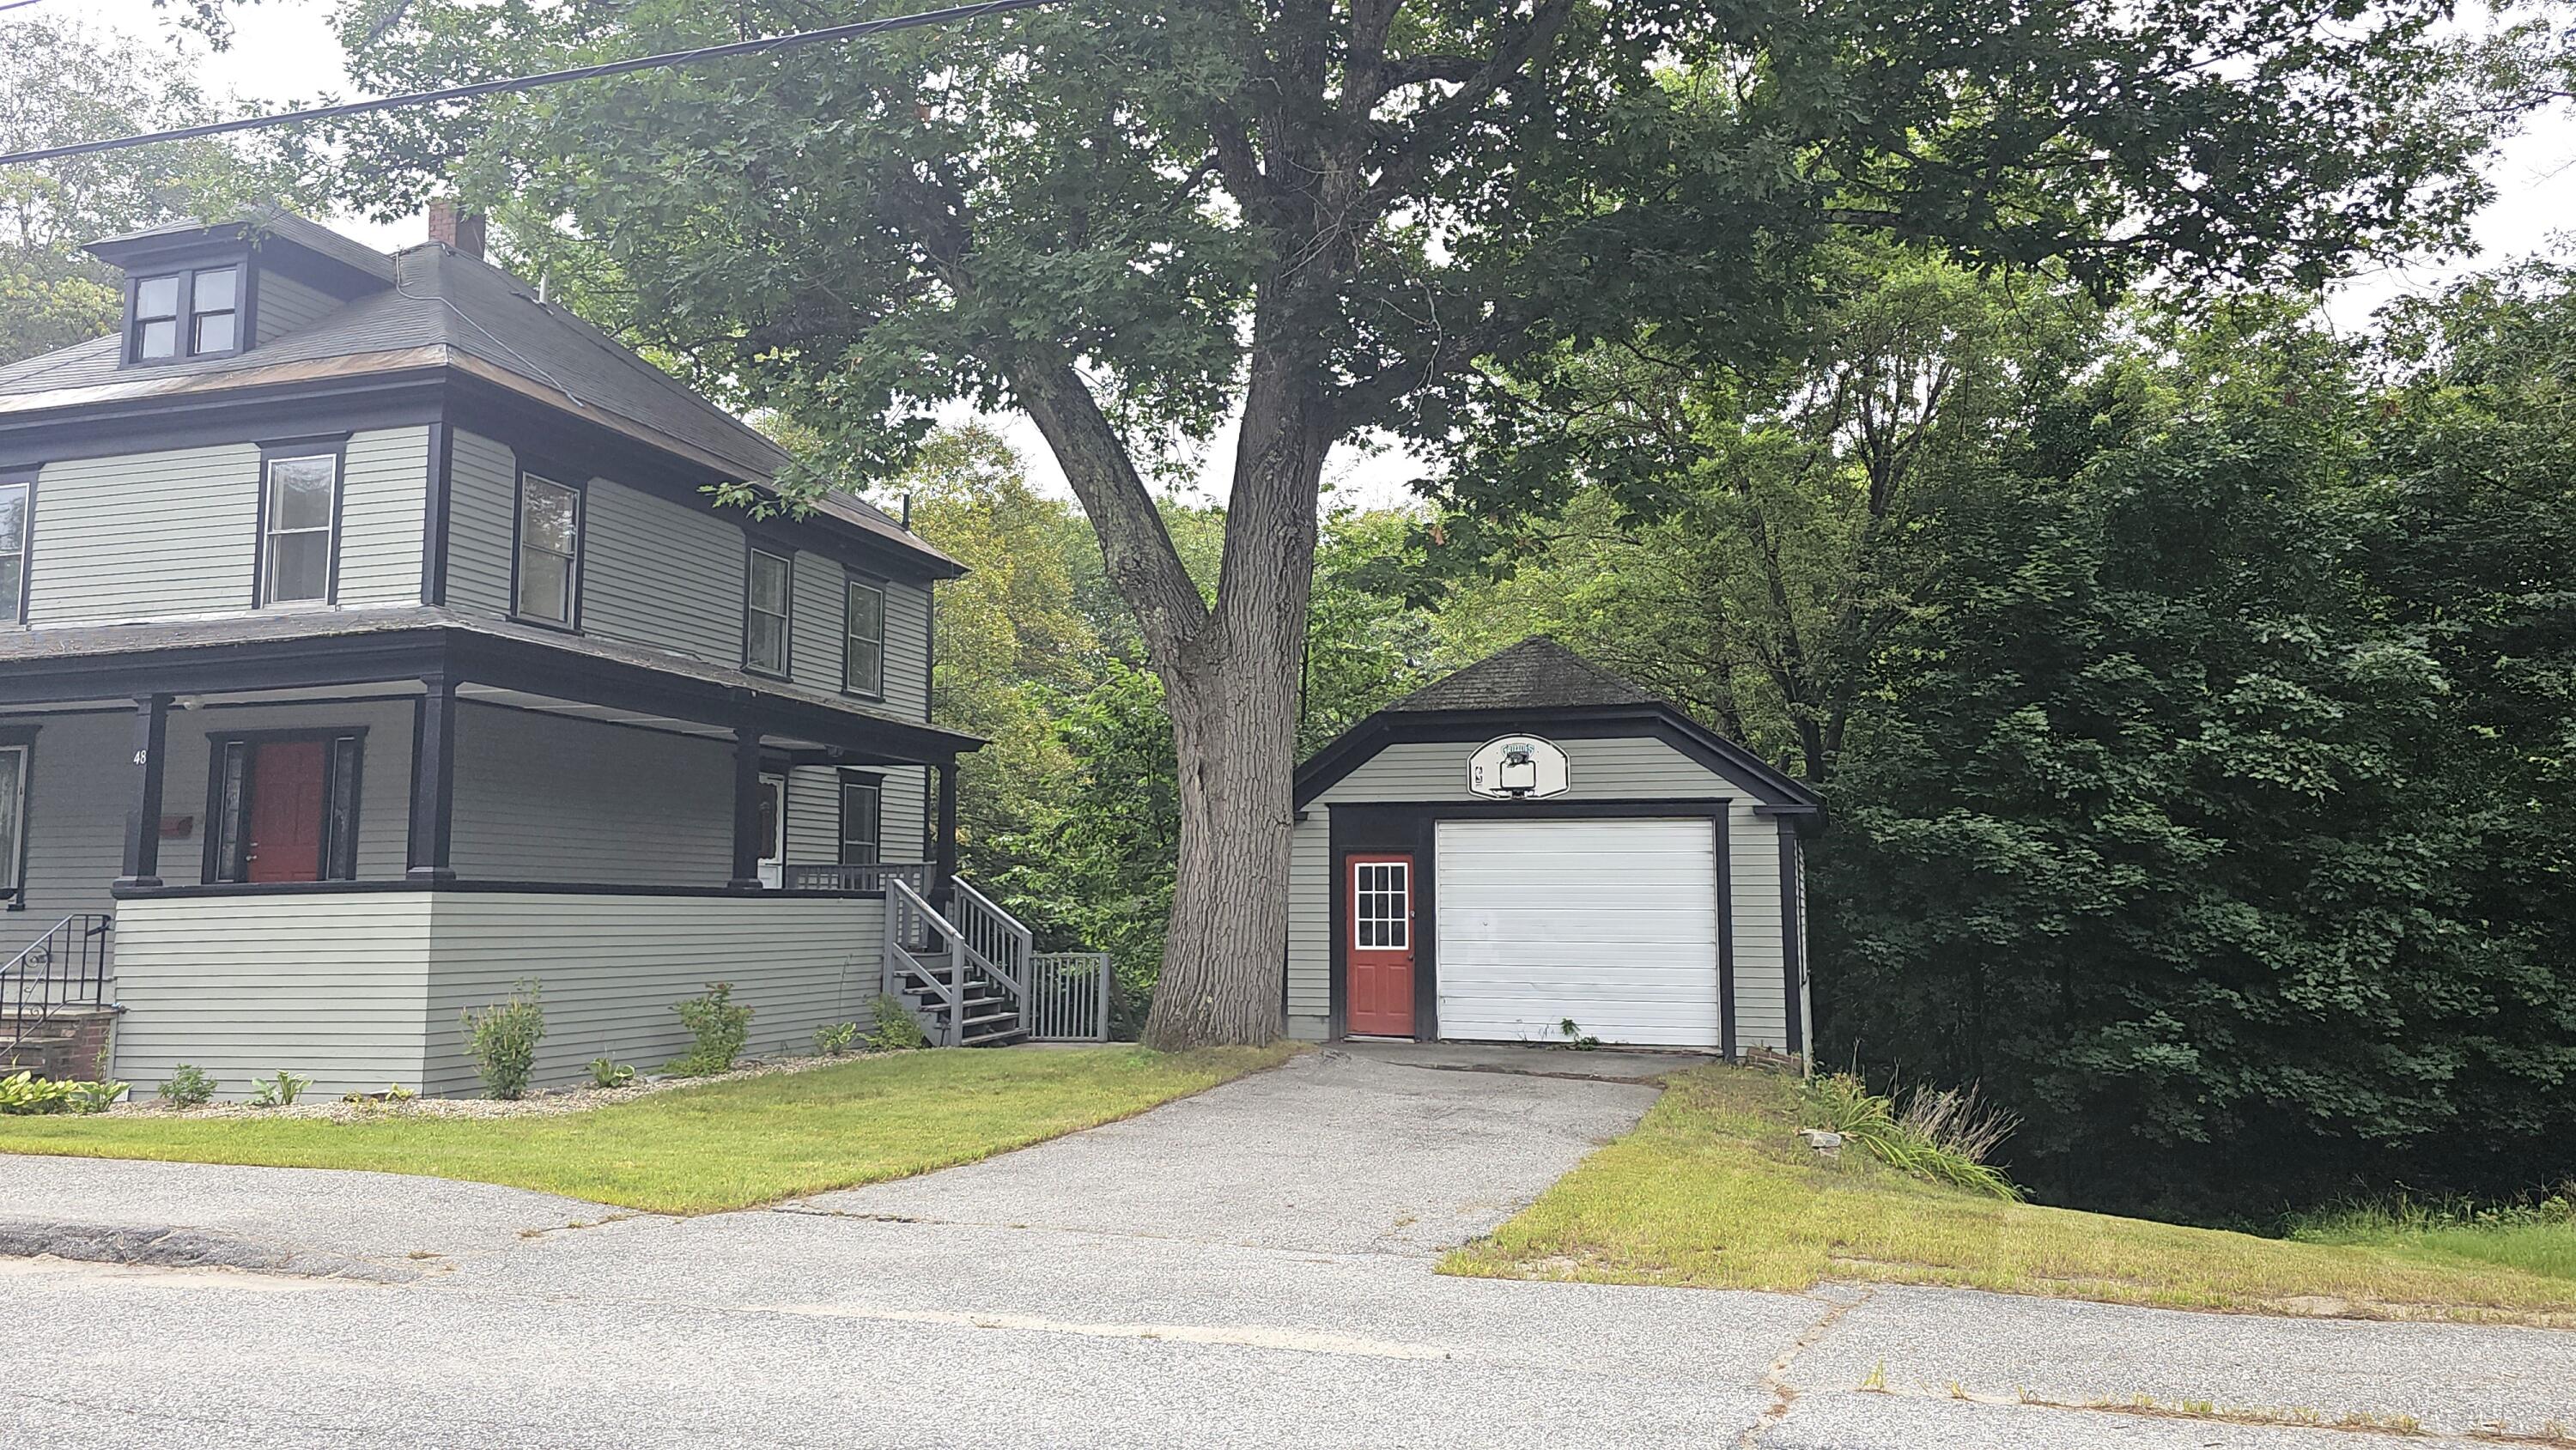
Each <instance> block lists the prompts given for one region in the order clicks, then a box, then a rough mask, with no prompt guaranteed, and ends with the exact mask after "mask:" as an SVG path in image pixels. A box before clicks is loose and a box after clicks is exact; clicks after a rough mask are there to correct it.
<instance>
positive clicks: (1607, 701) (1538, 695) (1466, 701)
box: [1386, 634, 1664, 712]
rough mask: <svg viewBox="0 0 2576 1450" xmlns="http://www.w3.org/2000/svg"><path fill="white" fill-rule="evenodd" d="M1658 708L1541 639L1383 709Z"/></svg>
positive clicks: (1626, 684)
mask: <svg viewBox="0 0 2576 1450" xmlns="http://www.w3.org/2000/svg"><path fill="white" fill-rule="evenodd" d="M1662 703H1664V702H1663V701H1662V700H1661V699H1659V698H1657V697H1656V696H1655V695H1654V694H1652V693H1651V692H1649V691H1647V690H1645V689H1643V688H1640V687H1639V686H1638V685H1636V684H1635V683H1633V682H1631V681H1629V680H1626V679H1622V678H1621V677H1619V676H1617V675H1614V674H1612V673H1610V672H1609V671H1608V670H1605V669H1603V668H1601V667H1600V666H1599V665H1596V664H1594V663H1592V662H1591V661H1590V660H1587V659H1585V658H1584V657H1583V656H1581V655H1579V654H1576V653H1575V652H1574V651H1572V650H1570V649H1567V648H1566V647H1565V646H1564V645H1561V644H1559V643H1557V642H1556V641H1555V640H1552V639H1550V638H1548V637H1547V636H1546V635H1543V634H1542V635H1534V636H1532V637H1530V638H1528V639H1525V640H1522V641H1521V642H1520V643H1519V644H1516V645H1513V646H1512V647H1511V648H1510V649H1507V650H1504V651H1503V652H1502V653H1500V654H1497V655H1492V656H1489V657H1487V658H1485V659H1482V660H1479V661H1477V662H1476V663H1474V664H1472V665H1469V666H1467V667H1466V668H1465V669H1463V670H1460V671H1458V672H1457V673H1455V674H1452V675H1449V676H1446V677H1445V678H1442V679H1440V680H1436V681H1434V682H1433V683H1431V684H1428V685H1425V686H1423V687H1422V688H1421V689H1419V690H1416V691H1414V692H1413V693H1412V694H1410V695H1407V696H1405V697H1404V698H1402V699H1400V700H1398V701H1396V702H1395V703H1394V704H1391V705H1389V706H1387V707H1386V708H1387V709H1389V710H1399V711H1408V712H1409V711H1424V710H1532V709H1537V710H1558V709H1573V708H1580V707H1582V706H1586V705H1660V704H1662Z"/></svg>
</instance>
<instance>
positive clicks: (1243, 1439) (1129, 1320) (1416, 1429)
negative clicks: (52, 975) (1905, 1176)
mask: <svg viewBox="0 0 2576 1450" xmlns="http://www.w3.org/2000/svg"><path fill="white" fill-rule="evenodd" d="M1430 1060H1433V1059H1432V1057H1431V1055H1429V1054H1405V1053H1401V1052H1395V1051H1392V1050H1387V1051H1380V1052H1375V1053H1372V1052H1368V1051H1360V1052H1353V1053H1335V1054H1328V1055H1324V1056H1320V1057H1311V1058H1307V1059H1303V1060H1300V1061H1298V1062H1296V1063H1294V1064H1292V1065H1290V1066H1289V1067H1287V1068H1284V1069H1281V1070H1280V1071H1278V1072H1276V1073H1271V1074H1266V1075H1263V1076H1261V1077H1257V1078H1253V1079H1249V1080H1246V1081H1244V1082H1240V1083H1236V1084H1233V1085H1230V1086H1228V1087H1225V1088H1221V1089H1219V1090H1217V1091H1216V1092H1213V1093H1209V1094H1206V1095H1204V1096H1202V1097H1200V1098H1196V1099H1192V1100H1190V1101H1188V1102H1184V1103H1179V1104H1174V1105H1172V1106H1170V1107H1167V1108H1164V1109H1161V1110H1158V1111H1156V1112H1154V1113H1151V1114H1148V1115H1146V1116H1144V1117H1141V1118H1138V1119H1135V1120H1132V1121H1130V1122H1128V1123H1123V1124H1118V1125H1114V1126H1112V1127H1109V1128H1105V1129H1101V1130H1098V1131H1095V1132H1093V1133H1089V1134H1083V1135H1080V1136H1077V1137H1074V1138H1069V1139H1063V1140H1059V1141H1058V1142H1056V1143H1052V1144H1047V1145H1043V1146H1041V1147H1038V1148H1034V1149H1030V1150H1027V1151H1025V1152H1021V1153H1016V1154H1012V1155H1009V1156H1007V1157H1005V1158H1001V1159H996V1160H993V1161H992V1162H989V1163H986V1164H982V1165H978V1166H976V1167H972V1168H966V1169H958V1170H952V1171H950V1172H947V1173H942V1174H936V1175H932V1176H930V1177H926V1178H921V1179H915V1180H912V1181H909V1182H906V1183H900V1184H888V1185H882V1186H879V1187H876V1188H870V1189H862V1190H856V1191H852V1192H847V1193H835V1194H826V1195H822V1196H820V1197H818V1198H815V1199H812V1200H809V1201H806V1202H802V1203H797V1204H790V1205H784V1206H782V1207H780V1208H777V1209H772V1210H765V1211H756V1212H749V1213H738V1214H722V1215H715V1216H711V1217H707V1218H699V1219H689V1220H677V1219H664V1218H654V1217H639V1216H629V1217H622V1218H612V1217H611V1215H610V1214H609V1212H608V1211H606V1210H603V1209H600V1208H599V1207H598V1206H596V1205H586V1204H578V1203H572V1202H568V1201H566V1200H561V1199H551V1198H546V1197H543V1196H541V1195H535V1194H519V1193H512V1192H508V1191H504V1190H495V1189H490V1188H485V1187H479V1186H476V1185H469V1184H451V1183H444V1182H439V1181H437V1180H428V1179H410V1178H400V1177H388V1176H383V1175H365V1174H315V1173H297V1172H291V1171H285V1170H257V1169H229V1168H211V1167H200V1166H192V1165H164V1164H99V1163H88V1162H79V1161H66V1160H46V1159H0V1220H11V1219H44V1220H50V1221H54V1222H58V1223H60V1222H73V1223H89V1224H101V1225H123V1226H127V1227H137V1228H143V1229H147V1230H149V1229H155V1228H161V1227H170V1226H176V1227H179V1228H182V1229H185V1230H187V1231H188V1235H193V1237H191V1236H184V1235H183V1236H179V1237H177V1238H176V1239H175V1241H174V1246H173V1247H171V1248H169V1249H167V1250H166V1251H165V1257H182V1258H184V1257H185V1256H186V1255H188V1254H191V1253H196V1252H199V1251H201V1250H204V1249H206V1248H207V1246H209V1245H212V1246H215V1247H217V1248H220V1247H221V1246H223V1245H226V1244H235V1245H241V1244H246V1245H252V1246H255V1247H256V1248H258V1249H259V1250H261V1251H263V1252H276V1251H279V1250H281V1248H282V1249H285V1250H291V1251H293V1252H294V1253H298V1254H302V1255H304V1256H306V1260H307V1262H305V1263H303V1264H300V1265H289V1266H288V1267H291V1268H293V1269H294V1270H295V1271H294V1272H285V1273H279V1272H242V1271H238V1270H209V1269H177V1270H174V1269H168V1268H137V1267H111V1266H106V1265H102V1264H96V1263H75V1262H67V1261H64V1260H60V1259H50V1258H39V1259H32V1260H30V1259H16V1260H11V1259H0V1316H6V1319H7V1322H9V1323H11V1324H13V1325H15V1326H27V1327H38V1326H40V1327H41V1328H42V1331H43V1332H23V1331H22V1332H21V1333H19V1334H17V1335H15V1336H13V1340H12V1357H11V1358H12V1363H11V1370H10V1373H9V1374H8V1375H7V1376H5V1377H4V1378H0V1445H8V1446H13V1447H15V1446H28V1447H39V1446H144V1445H150V1446H163V1445H186V1446H236V1445H238V1446H259V1447H263V1450H273V1447H300V1446H344V1445H358V1444H363V1445H369V1446H464V1445H471V1446H520V1445H528V1446H538V1445H543V1446H580V1447H590V1446H661V1445H690V1446H764V1447H766V1446H787V1445H868V1446H878V1445H883V1446H928V1445H975V1446H985V1445H1032V1446H1036V1445H1048V1446H1054V1445H1143V1444H1154V1445H1188V1446H1196V1445H1236V1444H1240V1445H1270V1444H1318V1445H1324V1444H1331V1445H1353V1444H1357V1445H1390V1446H1392V1445H1403V1446H1445V1445H1457V1446H1488V1445H1522V1444H1527V1445H1542V1444H1543V1445H1550V1446H1566V1445H1619V1446H1632V1445H1633V1446H1659V1445H1691V1446H1728V1445H1755V1446H1769V1447H1792V1446H1796V1447H1833V1450H1873V1447H1879V1446H1886V1447H1900V1446H1901V1447H1906V1450H1919V1447H1925V1446H1985V1445H1993V1446H2032V1447H2050V1450H2058V1447H2082V1446H2094V1445H2100V1446H2106V1447H2139V1450H2166V1447H2185V1446H2189V1447H2201V1446H2213V1445H2220V1446H2237V1445H2242V1446H2248V1447H2266V1450H2309V1447H2326V1446H2334V1447H2339V1450H2358V1447H2367V1446H2370V1445H2375V1444H2381V1443H2387V1442H2386V1441H2384V1440H2382V1439H2378V1438H2376V1437H2374V1438H2371V1439H2358V1438H2356V1437H2355V1436H2354V1435H2352V1434H2348V1433H2344V1432H2340V1431H2334V1430H2326V1429H2317V1428H2307V1427H2295V1426H2293V1427H2259V1426H2252V1425H2239V1424H2226V1423H2212V1422H2207V1421H2193V1420H2181V1419H2170V1418H2159V1417H2154V1416H2147V1415H2138V1414H2126V1413H2110V1412H2106V1411H2103V1410H2099V1409H2084V1408H2071V1407H2074V1406H2082V1405H2086V1404H2090V1403H2094V1402H2098V1401H2121V1402H2126V1401H2129V1400H2131V1399H2132V1398H2133V1397H2135V1396H2138V1395H2149V1396H2153V1397H2155V1398H2156V1399H2158V1400H2160V1401H2163V1402H2166V1403H2169V1404H2179V1403H2186V1402H2192V1401H2207V1402H2210V1403H2213V1404H2217V1405H2226V1406H2234V1407H2242V1408H2247V1409H2256V1410H2264V1411H2269V1412H2274V1413H2276V1414H2278V1415H2281V1416H2292V1415H2304V1416H2309V1417H2313V1418H2317V1419H2321V1420H2328V1421H2331V1420H2335V1419H2339V1418H2341V1417H2343V1416H2345V1415H2353V1414H2369V1415H2379V1416H2388V1415H2395V1414H2411V1415H2413V1416H2415V1417H2417V1418H2419V1419H2420V1420H2422V1421H2423V1422H2425V1424H2427V1425H2428V1426H2429V1427H2431V1428H2432V1429H2433V1430H2435V1431H2436V1432H2438V1433H2440V1434H2443V1435H2462V1434H2466V1433H2469V1432H2472V1431H2474V1430H2476V1429H2477V1428H2478V1427H2479V1426H2480V1425H2481V1424H2485V1423H2489V1422H2501V1423H2503V1424H2506V1425H2508V1426H2510V1427H2512V1428H2514V1429H2517V1430H2521V1431H2526V1432H2528V1431H2536V1430H2538V1429H2539V1428H2540V1427H2541V1426H2542V1424H2543V1422H2544V1421H2546V1420H2548V1419H2549V1418H2550V1417H2552V1416H2553V1415H2555V1416H2558V1417H2560V1418H2562V1419H2576V1389H2571V1386H2576V1336H2568V1335H2558V1334H2552V1333H2547V1332H2543V1331H2534V1330H2516V1329H2471V1328H2457V1327H2434V1326H2411V1325H2376V1324H2360V1323H2347V1322H2340V1321H2280V1320H2266V1319H2254V1318H2238V1317H2219V1316H2205V1315H2189V1314H2174V1313H2165V1312H2160V1311H2150V1310H2133V1309H2120V1308H2111V1307H2106V1306H2098V1305H2083V1304H2063V1303H2051V1302H2044V1301H2037V1300H2020V1299H2008V1298H1997V1297H1993V1296H1985V1295H1974V1294H1965V1293H1948V1292H1940V1291H1914V1290H1897V1291H1887V1290H1881V1291H1878V1292H1875V1293H1869V1294H1863V1293H1860V1292H1859V1291H1856V1290H1846V1289H1836V1288H1832V1287H1828V1288H1825V1289H1820V1290H1819V1291H1817V1292H1816V1293H1814V1294H1811V1295H1787V1294H1747V1293H1714V1292H1705V1291H1694V1290H1664V1289H1625V1288H1604V1287H1597V1286H1586V1285H1568V1284H1521V1283H1499V1282H1490V1281H1481V1280H1466V1279H1447V1278H1441V1277H1438V1276H1436V1275H1434V1274H1433V1273H1432V1272H1431V1271H1430V1270H1431V1265H1432V1263H1433V1262H1434V1259H1435V1257H1436V1254H1437V1252H1438V1250H1439V1249H1440V1248H1441V1247H1443V1246H1445V1245H1446V1244H1448V1243H1450V1242H1454V1241H1456V1240H1457V1239H1458V1238H1461V1237H1464V1236H1467V1235H1470V1234H1473V1233H1476V1232H1480V1231H1482V1230H1483V1229H1484V1228H1486V1227H1488V1226H1490V1225H1491V1224H1492V1223H1494V1222H1497V1221H1499V1220H1500V1219H1501V1218H1503V1217H1505V1216H1507V1215H1508V1214H1509V1213H1510V1212H1511V1211H1513V1209H1514V1208H1515V1207H1516V1206H1517V1205H1518V1204H1519V1203H1521V1202H1524V1201H1526V1200H1527V1199H1528V1198H1529V1197H1530V1196H1532V1195H1534V1194H1535V1193H1537V1192H1538V1191H1540V1190H1541V1189H1542V1188H1543V1187H1544V1186H1545V1185H1546V1184H1547V1183H1548V1182H1549V1181H1551V1180H1552V1179H1553V1178H1554V1177H1555V1176H1556V1175H1557V1174H1558V1173H1560V1172H1562V1171H1563V1170H1564V1169H1565V1168H1567V1167H1568V1166H1570V1165H1571V1164H1572V1163H1573V1162H1574V1161H1576V1159H1578V1158H1579V1157H1580V1156H1581V1154H1582V1153H1583V1152H1584V1151H1585V1150H1586V1149H1587V1148H1588V1147H1589V1146H1590V1145H1591V1144H1593V1143H1594V1142H1596V1141H1599V1140H1601V1139H1603V1138H1606V1137H1609V1136H1612V1135H1614V1134H1616V1133H1617V1132H1619V1131H1621V1130H1622V1129H1624V1128H1625V1127H1626V1126H1627V1125H1628V1124H1629V1123H1631V1122H1632V1121H1634V1119H1635V1117H1636V1115H1637V1114H1638V1113H1639V1112H1641V1111H1642V1110H1643V1109H1644V1107H1645V1106H1646V1104H1647V1103H1648V1102H1649V1101H1650V1100H1651V1098H1652V1090H1651V1089H1648V1088H1644V1087H1640V1086H1638V1085H1635V1084H1633V1083H1626V1082H1619V1081H1580V1080H1569V1079H1563V1078H1555V1077H1534V1076H1523V1075H1518V1074H1501V1073H1494V1072H1489V1071H1487V1072H1465V1071H1447V1070H1438V1069H1434V1068H1431V1067H1427V1066H1422V1065H1418V1064H1420V1063H1423V1062H1427V1061H1430ZM1526 1060H1528V1061H1536V1062H1538V1063H1540V1064H1541V1065H1542V1066H1545V1067H1547V1068H1550V1069H1556V1068H1561V1067H1563V1066H1565V1065H1566V1064H1567V1063H1568V1061H1569V1057H1568V1055H1562V1054H1559V1055H1552V1056H1548V1057H1543V1058H1532V1059H1526ZM1604 1061H1605V1062H1606V1063H1607V1064H1608V1066H1606V1067H1603V1066H1593V1067H1591V1068H1590V1069H1589V1070H1591V1071H1595V1072H1607V1073H1609V1074H1610V1075H1612V1076H1617V1075H1620V1070H1621V1069H1623V1068H1625V1067H1629V1066H1634V1065H1635V1064H1634V1063H1633V1062H1632V1060H1630V1059H1626V1058H1624V1057H1611V1058H1606V1059H1604ZM1452 1065H1453V1066H1473V1065H1476V1064H1474V1063H1470V1062H1456V1063H1453V1064H1452ZM603 1220H605V1221H603ZM576 1224H580V1225H585V1226H582V1227H574V1226H573V1225H576ZM5 1228H6V1226H5V1224H0V1236H4V1235H5ZM415 1255H418V1257H416V1256H415ZM253 1261H254V1262H259V1261H258V1260H256V1259H255V1257H254V1260H253ZM315 1265H320V1266H321V1268H320V1271H319V1272H320V1274H321V1276H316V1273H315V1272H311V1270H313V1268H314V1266H315ZM334 1266H338V1267H337V1268H335V1267H334ZM272 1267H275V1265H272ZM356 1270H372V1271H375V1272H374V1279H375V1280H376V1281H370V1280H369V1278H368V1276H367V1275H366V1274H365V1273H361V1272H353V1271H356Z"/></svg>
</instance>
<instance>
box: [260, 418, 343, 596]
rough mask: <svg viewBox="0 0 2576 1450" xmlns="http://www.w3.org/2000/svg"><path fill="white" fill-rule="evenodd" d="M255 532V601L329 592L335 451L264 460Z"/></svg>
mask: <svg viewBox="0 0 2576 1450" xmlns="http://www.w3.org/2000/svg"><path fill="white" fill-rule="evenodd" d="M264 486H265V487H266V489H267V494H266V497H265V498H264V499H263V500H262V501H261V517H262V519H263V520H264V522H263V523H262V525H261V529H260V533H261V538H260V566H259V602H260V603H261V604H263V605H268V604H322V603H327V602H328V601H329V600H330V597H331V543H332V540H331V531H332V529H333V527H334V526H335V525H336V523H337V521H338V515H339V512H340V510H339V497H340V455H339V454H337V453H307V454H300V455H297V456H295V457H291V458H271V459H269V460H268V477H267V480H266V481H265V485H264Z"/></svg>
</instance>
